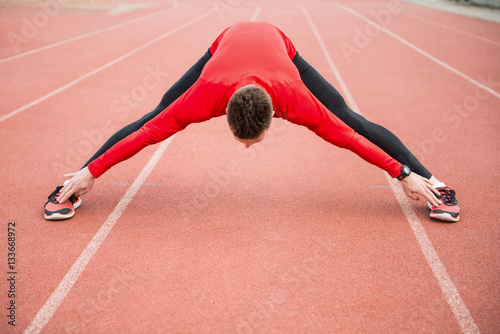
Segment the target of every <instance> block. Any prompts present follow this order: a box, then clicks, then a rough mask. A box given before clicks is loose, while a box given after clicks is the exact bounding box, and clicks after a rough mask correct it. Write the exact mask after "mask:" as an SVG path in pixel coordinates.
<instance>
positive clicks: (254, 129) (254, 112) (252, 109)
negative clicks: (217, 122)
mask: <svg viewBox="0 0 500 334" xmlns="http://www.w3.org/2000/svg"><path fill="white" fill-rule="evenodd" d="M272 118H273V103H272V101H271V97H270V96H269V94H267V92H266V91H264V90H263V89H261V88H259V87H256V86H246V87H243V88H240V89H238V90H237V91H236V92H235V93H234V94H233V96H231V98H230V99H229V103H228V105H227V122H228V123H229V128H231V131H233V134H234V135H235V136H236V137H238V138H240V139H255V138H258V137H259V136H260V135H261V134H262V133H263V132H264V130H266V129H268V128H269V127H270V126H271V120H272Z"/></svg>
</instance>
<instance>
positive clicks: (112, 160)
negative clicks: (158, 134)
mask: <svg viewBox="0 0 500 334" xmlns="http://www.w3.org/2000/svg"><path fill="white" fill-rule="evenodd" d="M157 142H159V140H152V139H151V138H149V137H148V136H147V135H146V133H145V131H144V128H141V129H139V130H138V131H136V132H134V133H132V134H130V135H129V136H127V137H126V138H125V139H123V140H121V141H119V142H118V143H116V144H115V145H113V149H112V150H108V151H106V152H104V153H103V154H102V155H101V156H100V157H98V158H97V159H96V160H94V161H92V162H91V163H90V164H89V165H88V169H89V171H90V173H91V174H92V176H93V177H95V178H98V177H100V176H101V175H102V174H104V173H105V172H106V171H107V170H109V169H110V168H111V167H113V166H114V165H116V164H118V163H120V162H122V161H125V160H127V159H130V158H131V157H133V156H134V155H136V154H137V153H139V152H140V151H141V150H142V149H143V148H145V147H146V146H148V145H152V144H156V143H157Z"/></svg>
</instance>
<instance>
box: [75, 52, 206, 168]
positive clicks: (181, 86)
mask: <svg viewBox="0 0 500 334" xmlns="http://www.w3.org/2000/svg"><path fill="white" fill-rule="evenodd" d="M211 57H212V55H211V54H210V50H209V51H207V52H206V53H205V54H204V55H203V56H202V57H201V58H200V59H199V60H198V62H197V63H196V64H194V65H193V66H192V67H191V68H190V69H189V70H188V71H187V72H186V73H185V74H184V75H183V76H182V77H181V78H180V79H179V80H178V81H177V82H176V83H175V84H173V85H172V87H170V89H169V90H168V91H167V92H166V93H165V95H163V98H162V99H161V102H160V104H158V106H157V107H156V108H155V109H154V110H153V111H151V112H150V113H148V114H146V115H144V116H143V117H142V118H140V119H139V120H137V121H135V122H133V123H130V124H128V125H126V126H125V127H123V128H122V129H120V130H118V131H117V132H116V133H115V134H113V135H112V136H111V137H110V138H109V139H108V140H107V141H106V142H105V143H104V145H102V147H101V148H100V149H99V150H98V151H97V152H96V153H95V154H94V155H93V156H92V157H91V158H90V159H89V160H88V161H87V162H86V163H85V165H83V167H82V169H83V168H85V167H87V166H88V165H89V164H90V163H91V162H92V161H94V160H95V159H97V158H98V157H100V156H101V155H102V154H104V153H105V152H106V151H107V150H109V149H110V148H111V147H112V146H113V145H115V144H116V143H118V142H119V141H120V140H122V139H124V138H125V137H127V136H129V135H130V134H132V133H133V132H135V131H137V130H139V129H140V128H141V127H142V126H143V125H144V124H146V123H147V122H149V121H150V120H152V119H153V118H154V117H156V116H157V115H158V114H160V113H161V112H162V111H163V110H165V109H166V108H167V107H168V106H169V105H171V104H172V103H173V102H174V101H175V100H176V99H177V98H179V96H181V95H182V94H184V93H185V92H186V91H187V90H188V89H189V88H190V87H191V86H192V85H193V84H194V83H195V82H196V80H198V78H199V77H200V74H201V71H202V70H203V68H204V67H205V64H206V63H207V62H208V61H209V60H210V58H211ZM74 174H75V173H73V174H68V175H74Z"/></svg>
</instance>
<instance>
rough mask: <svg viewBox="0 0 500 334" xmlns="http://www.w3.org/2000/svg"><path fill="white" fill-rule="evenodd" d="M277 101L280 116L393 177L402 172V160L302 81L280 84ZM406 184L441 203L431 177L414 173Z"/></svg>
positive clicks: (413, 191)
mask: <svg viewBox="0 0 500 334" xmlns="http://www.w3.org/2000/svg"><path fill="white" fill-rule="evenodd" d="M279 90H281V92H279ZM290 91H293V94H290ZM276 101H277V103H276V105H275V110H276V111H277V113H278V110H279V114H280V117H283V118H285V119H287V120H289V121H290V122H292V123H295V124H298V125H304V126H306V127H307V128H309V129H310V130H311V131H313V132H315V133H316V134H317V135H318V136H320V137H321V138H323V139H324V140H326V141H328V142H330V143H331V144H334V145H336V146H339V147H341V148H346V149H349V150H351V151H352V152H354V153H356V154H357V155H359V156H360V157H361V158H363V159H364V160H366V161H367V162H369V163H371V164H373V165H375V166H378V167H379V168H381V169H383V170H385V171H386V172H387V173H389V175H390V176H391V177H393V178H395V177H397V176H398V175H399V174H400V172H401V167H402V164H401V163H400V162H398V161H397V160H395V159H393V158H392V157H390V156H389V155H388V154H387V153H386V152H384V151H383V150H382V149H380V148H379V147H377V146H376V145H374V144H373V143H372V142H370V141H369V140H367V139H366V138H365V137H363V136H360V135H359V134H358V133H356V132H355V131H354V130H353V129H352V128H350V127H349V126H347V125H346V124H345V123H344V122H342V121H341V120H340V119H339V118H337V117H336V116H335V115H333V114H332V113H331V112H329V111H328V110H327V109H326V108H325V106H323V105H322V104H321V103H320V102H319V101H318V100H317V99H316V98H315V97H314V96H313V95H312V93H311V92H310V91H309V90H308V89H307V88H306V87H305V86H304V84H303V83H302V82H295V83H293V84H292V85H290V86H282V87H280V88H279V89H278V97H277V99H276ZM402 184H403V187H404V191H405V193H406V194H407V195H408V196H409V197H411V198H413V199H418V196H417V194H420V195H422V196H423V197H425V198H426V199H427V200H429V201H430V202H431V203H432V204H433V205H437V204H438V203H439V200H438V199H437V198H436V197H435V196H434V195H433V193H437V191H436V190H435V189H434V188H433V187H432V183H431V182H430V181H429V180H427V179H424V178H423V177H420V176H418V175H416V174H415V173H412V174H411V175H410V176H409V177H407V178H405V179H404V180H403V181H402ZM437 194H438V193H437ZM438 195H439V194H438Z"/></svg>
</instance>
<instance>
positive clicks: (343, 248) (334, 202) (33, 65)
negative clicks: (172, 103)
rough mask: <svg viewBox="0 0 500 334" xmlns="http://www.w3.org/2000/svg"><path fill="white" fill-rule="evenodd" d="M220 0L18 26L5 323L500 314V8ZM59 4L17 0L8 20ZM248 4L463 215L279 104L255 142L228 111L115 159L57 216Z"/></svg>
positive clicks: (414, 327)
mask: <svg viewBox="0 0 500 334" xmlns="http://www.w3.org/2000/svg"><path fill="white" fill-rule="evenodd" d="M215 4H218V6H219V7H217V8H215V9H214V2H211V1H201V0H197V1H177V2H174V1H157V2H156V5H154V6H151V7H148V8H143V9H140V10H136V11H133V12H131V13H126V14H122V15H118V16H111V15H109V14H108V13H106V12H104V11H97V10H96V11H90V10H81V9H80V10H76V9H67V8H66V9H64V8H61V9H60V10H59V11H58V12H57V15H54V16H53V17H51V18H50V19H49V20H48V22H47V24H46V25H43V26H42V27H41V28H40V29H38V31H37V33H36V34H34V36H32V37H30V38H28V39H26V41H24V42H23V43H22V44H19V45H17V46H16V48H14V47H13V46H12V44H11V43H10V42H9V40H8V39H7V38H3V39H1V41H0V43H1V48H0V57H1V58H0V72H1V73H2V78H3V80H2V81H1V82H0V86H1V87H0V98H1V101H2V106H1V109H0V138H1V140H0V152H1V159H0V171H1V179H2V205H1V206H0V217H1V222H2V224H4V227H3V230H4V232H2V238H1V243H0V247H1V248H0V249H2V251H0V254H1V257H2V260H1V262H0V263H2V265H1V267H2V270H1V272H2V276H1V280H2V282H4V283H3V284H2V285H1V286H2V290H1V292H0V296H1V297H0V303H1V306H2V310H3V311H2V317H1V319H2V320H1V324H0V332H2V333H38V332H43V333H110V332H111V333H118V332H128V333H167V332H168V333H174V332H175V333H266V332H267V333H271V332H276V333H305V332H310V333H329V332H336V333H337V332H338V333H418V332H421V333H461V332H463V333H479V332H481V333H498V332H499V331H500V320H499V319H500V292H499V283H500V279H499V274H498V273H499V269H500V260H499V256H498V254H499V251H500V249H499V248H500V247H499V245H500V237H499V236H500V224H499V223H498V218H497V214H498V204H497V203H498V202H499V201H500V196H499V195H498V191H497V188H498V186H499V176H498V175H499V174H498V173H497V170H498V168H499V167H500V155H499V154H498V153H499V143H500V140H499V139H500V138H499V134H498V129H499V128H500V116H499V114H498V110H499V105H500V104H499V101H500V100H499V99H500V62H499V61H498V60H499V52H500V27H499V25H498V24H494V23H490V22H486V21H482V20H478V19H472V18H467V17H463V16H459V15H456V14H451V13H446V12H442V11H438V10H435V9H431V8H427V7H421V6H418V5H415V4H411V3H405V2H401V3H399V2H397V3H395V5H391V2H387V1H378V0H377V1H375V0H374V1H347V0H343V1H342V0H341V1H284V0H283V1H280V0H269V1H255V2H246V1H245V2H243V1H227V2H222V1H221V2H215ZM391 6H394V7H391ZM389 9H392V10H393V13H392V14H390V15H385V16H384V13H385V14H387V13H389V12H388V10H389ZM39 11H40V8H39V7H36V6H34V5H33V6H31V7H30V6H28V7H25V8H19V7H17V8H16V7H4V8H3V9H2V14H0V15H1V17H2V23H1V25H0V29H1V30H0V31H1V33H2V36H4V37H5V36H7V35H8V33H9V32H15V33H20V31H21V30H22V29H23V21H22V18H23V17H26V18H28V19H31V18H32V17H33V15H35V14H36V13H37V12H39ZM38 15H39V14H38ZM240 20H267V21H270V22H272V23H273V24H275V25H277V26H278V27H280V28H281V29H282V30H283V31H284V32H285V33H286V34H287V35H288V36H289V37H290V38H291V39H292V41H294V43H295V45H296V47H297V49H298V50H299V51H300V52H301V54H302V55H303V56H304V58H305V59H306V60H308V61H309V62H310V63H312V64H313V66H315V67H316V68H317V69H318V70H319V71H320V72H321V73H322V74H323V75H324V76H325V77H326V78H327V79H328V80H329V81H331V82H332V84H333V85H334V86H336V87H338V88H339V89H340V90H341V91H342V92H343V93H344V96H346V99H347V101H348V102H349V104H350V105H351V106H353V107H355V108H356V109H358V110H359V111H360V112H361V113H362V114H364V115H365V116H366V117H368V118H369V119H372V120H374V121H375V122H378V123H380V124H383V125H385V126H386V127H388V128H389V129H391V130H393V131H394V132H395V133H396V134H397V135H398V136H399V137H400V138H401V139H402V140H403V141H404V142H405V143H406V144H407V145H408V146H409V147H410V149H411V150H412V151H414V152H415V153H416V154H417V155H418V156H419V157H420V158H421V160H423V161H424V163H425V164H426V166H427V167H428V168H429V169H430V170H431V171H432V172H433V173H435V175H436V176H437V177H438V178H440V179H443V180H444V181H446V182H447V183H448V184H449V185H451V186H453V187H454V188H455V189H456V190H457V193H458V198H459V200H460V204H461V207H462V210H463V213H462V215H461V221H460V222H459V223H457V224H443V223H439V222H436V221H433V220H431V219H430V218H429V217H428V209H427V208H426V206H425V204H424V203H423V201H420V202H414V201H410V202H408V201H407V200H406V198H405V197H404V196H403V195H401V189H400V188H399V185H398V184H397V182H393V181H390V180H389V181H388V179H387V177H386V176H385V175H384V173H383V172H381V171H380V170H378V169H377V168H374V167H372V166H370V165H368V164H366V163H365V162H363V161H362V160H361V159H359V158H358V157H356V156H354V155H353V154H351V153H350V152H347V151H343V150H340V149H337V148H335V147H332V146H331V145H330V144H327V143H326V142H323V141H321V140H320V139H319V138H317V137H316V136H315V135H314V134H312V133H310V132H309V131H308V130H307V129H305V128H300V127H297V126H294V125H291V124H289V123H286V122H283V121H280V120H276V121H274V123H273V126H272V128H271V129H272V131H271V133H270V135H269V136H268V137H267V138H266V140H265V141H264V142H262V143H260V144H258V145H255V146H253V147H252V148H251V149H248V150H245V149H244V148H243V147H242V145H241V144H239V143H237V142H236V141H234V140H233V139H232V136H231V134H230V133H229V131H227V124H226V123H225V119H223V118H219V119H213V120H211V121H209V122H206V123H203V124H198V125H192V126H190V127H189V128H188V129H186V130H185V131H183V132H182V133H179V134H178V135H176V136H175V137H174V138H173V139H172V140H169V141H166V142H165V143H163V144H160V145H156V146H154V147H149V148H147V149H145V150H144V151H142V152H141V153H140V154H138V155H137V156H136V157H134V158H133V159H131V160H129V161H127V162H126V163H123V164H121V165H118V166H116V167H115V168H113V169H112V170H111V171H110V172H108V173H107V174H105V175H104V176H102V178H100V179H99V180H98V181H97V182H96V185H95V187H94V190H93V191H92V193H91V194H89V195H86V196H85V197H84V198H83V205H82V207H81V208H80V209H78V211H77V215H76V216H75V217H74V218H73V219H71V220H69V221H63V222H48V221H45V220H44V219H43V217H42V214H43V210H42V206H43V203H44V202H45V198H46V195H48V194H49V193H50V192H51V191H52V190H53V188H54V186H55V185H57V184H60V183H61V182H62V177H61V175H62V173H64V172H72V171H76V170H77V169H78V168H79V167H80V166H81V164H82V163H83V162H84V161H85V160H86V159H87V158H88V157H89V156H90V155H91V154H92V153H93V152H94V151H95V150H96V149H97V148H98V147H99V146H100V145H101V144H102V142H103V141H104V140H105V139H106V138H107V137H108V136H109V135H111V134H112V133H113V132H114V131H115V130H116V129H118V128H119V127H121V126H123V125H125V124H127V123H129V122H131V121H133V120H135V119H137V118H139V117H140V116H141V115H142V114H144V113H146V112H148V111H150V110H151V109H152V108H153V107H154V106H155V105H156V104H157V102H158V101H159V99H160V98H161V96H162V94H163V92H164V91H165V90H166V89H167V88H168V87H169V86H170V85H171V84H172V83H173V82H175V81H176V80H177V78H179V77H180V75H182V74H183V73H184V71H185V70H186V69H187V68H188V67H189V66H191V65H192V64H193V63H194V62H195V61H196V60H197V59H198V58H199V57H200V56H201V55H202V54H203V53H204V52H205V50H206V48H207V47H208V46H209V45H210V43H211V42H212V41H213V40H214V39H215V38H216V37H217V35H218V34H219V33H220V31H222V30H223V29H224V28H225V27H227V26H229V25H231V24H233V23H235V22H238V21H240ZM369 21H372V22H374V23H369ZM359 31H365V34H368V35H366V36H365V37H364V38H363V37H362V36H360V33H359ZM346 50H348V51H346ZM10 221H15V222H16V261H17V263H16V266H17V267H16V270H17V275H16V326H15V327H12V326H9V325H8V324H7V320H8V318H7V317H6V316H5V315H6V312H7V311H6V307H7V303H8V302H9V299H8V298H7V293H8V290H9V286H8V284H7V283H6V279H7V278H8V275H7V271H8V268H7V259H6V257H7V224H8V222H10Z"/></svg>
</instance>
